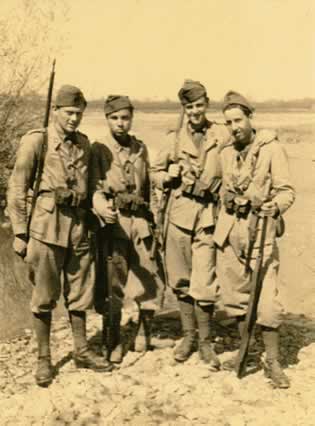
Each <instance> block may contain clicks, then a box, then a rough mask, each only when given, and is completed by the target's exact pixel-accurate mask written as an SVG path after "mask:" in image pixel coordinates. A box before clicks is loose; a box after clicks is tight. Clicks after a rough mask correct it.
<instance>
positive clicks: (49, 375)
mask: <svg viewBox="0 0 315 426" xmlns="http://www.w3.org/2000/svg"><path fill="white" fill-rule="evenodd" d="M33 327H34V331H35V334H36V338H37V345H38V361H37V369H36V373H35V380H36V383H37V384H38V386H43V387H45V386H48V385H49V384H50V383H51V382H52V380H53V368H52V365H51V358H50V342H49V341H50V328H51V312H45V313H40V314H34V315H33Z"/></svg>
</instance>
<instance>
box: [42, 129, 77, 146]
mask: <svg viewBox="0 0 315 426" xmlns="http://www.w3.org/2000/svg"><path fill="white" fill-rule="evenodd" d="M48 132H49V133H48V134H51V135H52V140H53V141H54V143H55V149H58V148H59V146H60V145H61V144H62V143H64V142H65V141H67V140H70V141H71V142H72V143H73V144H74V145H78V144H79V140H78V137H77V136H78V134H77V132H73V133H71V134H65V133H63V132H60V131H58V129H57V128H56V126H54V125H52V126H50V127H49V130H48Z"/></svg>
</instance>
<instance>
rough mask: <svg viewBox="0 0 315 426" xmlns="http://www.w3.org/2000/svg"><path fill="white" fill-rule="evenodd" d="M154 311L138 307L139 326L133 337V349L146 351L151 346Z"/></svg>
mask: <svg viewBox="0 0 315 426" xmlns="http://www.w3.org/2000/svg"><path fill="white" fill-rule="evenodd" d="M153 316H154V311H153V310H149V309H140V315H139V328H138V333H137V336H136V339H135V351H136V352H147V351H148V350H149V349H150V346H151V325H152V319H153Z"/></svg>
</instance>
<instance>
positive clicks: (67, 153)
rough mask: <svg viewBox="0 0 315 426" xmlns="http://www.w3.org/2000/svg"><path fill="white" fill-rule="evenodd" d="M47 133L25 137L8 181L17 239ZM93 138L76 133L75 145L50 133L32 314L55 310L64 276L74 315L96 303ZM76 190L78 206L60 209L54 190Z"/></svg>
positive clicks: (33, 240) (35, 240)
mask: <svg viewBox="0 0 315 426" xmlns="http://www.w3.org/2000/svg"><path fill="white" fill-rule="evenodd" d="M43 137H44V136H43V131H41V130H38V131H37V130H35V131H32V132H29V133H28V134H26V135H25V136H24V137H23V138H22V140H21V143H20V148H19V151H18V154H17V160H16V163H15V168H14V170H13V173H12V175H11V178H10V181H9V192H8V213H9V216H10V219H11V223H12V227H13V232H14V234H15V235H20V234H26V232H27V221H28V214H27V210H28V206H27V198H28V193H29V191H28V190H29V188H32V186H33V179H34V176H35V173H36V164H37V158H38V156H39V151H40V146H41V144H42V143H43ZM89 155H90V143H89V140H88V138H87V137H86V136H85V135H83V134H82V133H80V132H76V133H75V136H73V140H72V141H68V140H66V139H65V138H64V137H62V136H60V135H58V132H57V130H56V128H55V127H54V126H53V125H51V126H50V127H49V129H48V137H47V152H46V156H45V165H44V170H43V173H42V177H41V183H40V187H39V194H38V198H37V200H36V205H35V209H34V212H33V215H32V219H31V224H30V232H29V233H30V240H29V243H28V248H27V255H26V258H25V261H26V262H27V263H28V264H29V265H30V266H31V271H32V273H31V274H30V277H31V279H32V281H33V284H34V289H33V295H32V301H31V309H32V312H34V313H40V312H47V311H50V310H51V309H53V308H54V307H55V306H56V302H57V300H58V299H59V296H60V291H61V272H62V271H63V272H64V296H65V300H66V305H67V307H68V309H69V310H83V311H84V310H86V309H88V308H90V307H91V306H92V302H93V282H94V279H93V275H94V274H93V270H94V269H93V268H92V267H91V263H92V260H93V258H92V253H91V250H90V244H89V240H88V233H87V228H86V223H85V221H84V219H85V215H86V210H85V209H84V208H83V206H84V202H85V201H86V197H87V182H88V180H87V178H88V162H89ZM67 179H73V183H71V188H72V190H73V191H75V192H76V194H77V197H80V202H79V206H76V207H72V206H71V204H69V205H66V204H65V205H62V206H59V205H56V199H55V189H56V188H61V187H63V188H67V183H66V182H67Z"/></svg>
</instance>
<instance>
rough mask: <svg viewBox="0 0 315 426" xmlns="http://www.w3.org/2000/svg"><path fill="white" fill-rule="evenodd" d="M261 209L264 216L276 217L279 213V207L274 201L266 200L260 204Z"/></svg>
mask: <svg viewBox="0 0 315 426" xmlns="http://www.w3.org/2000/svg"><path fill="white" fill-rule="evenodd" d="M261 211H262V212H263V214H264V216H271V217H276V216H277V215H278V214H279V213H280V211H279V207H278V205H277V203H276V202H275V201H266V202H265V203H264V204H263V205H262V206H261Z"/></svg>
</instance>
